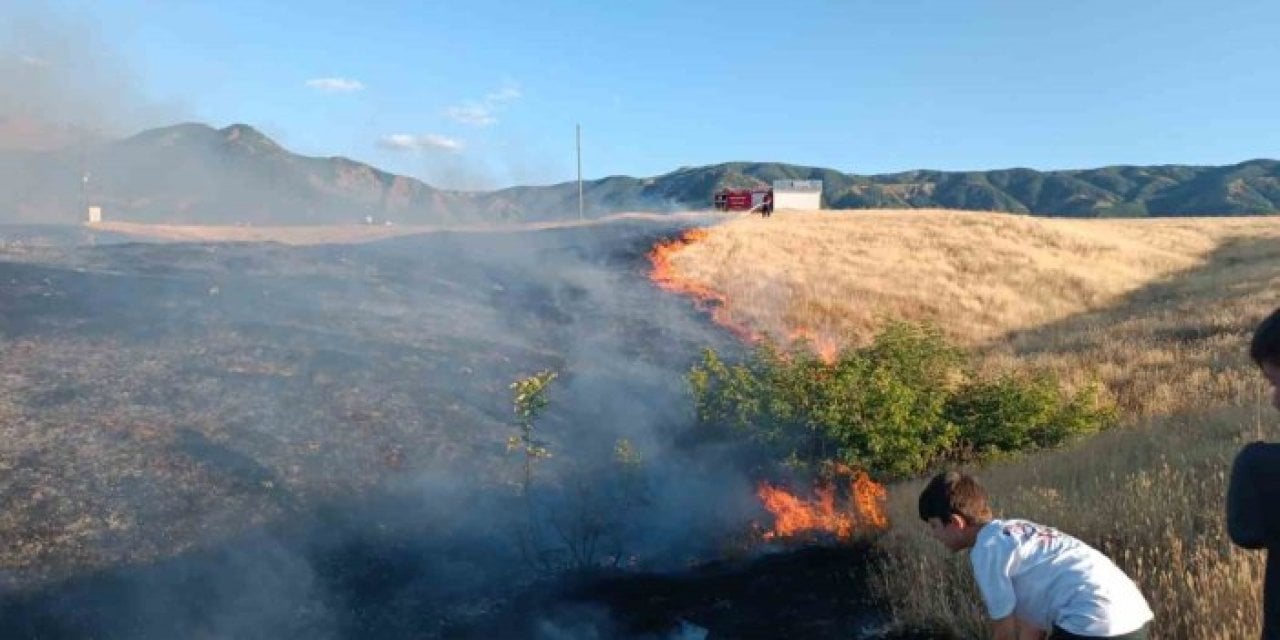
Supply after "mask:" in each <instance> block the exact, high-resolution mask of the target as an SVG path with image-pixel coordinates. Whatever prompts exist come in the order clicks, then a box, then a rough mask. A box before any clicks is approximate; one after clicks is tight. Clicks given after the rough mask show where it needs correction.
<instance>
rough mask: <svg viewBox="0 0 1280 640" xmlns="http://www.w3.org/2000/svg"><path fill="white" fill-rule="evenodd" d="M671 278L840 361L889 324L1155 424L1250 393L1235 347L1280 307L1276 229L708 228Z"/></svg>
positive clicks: (929, 221)
mask: <svg viewBox="0 0 1280 640" xmlns="http://www.w3.org/2000/svg"><path fill="white" fill-rule="evenodd" d="M671 264H672V266H673V268H674V269H675V270H676V271H677V272H678V273H679V274H680V276H681V277H683V278H687V279H690V280H692V281H695V282H697V283H699V284H701V285H704V286H706V287H708V288H710V289H712V290H715V291H718V292H721V293H723V294H724V295H725V297H726V298H727V300H728V309H727V313H728V315H729V316H730V318H731V320H732V321H733V322H734V323H736V324H741V325H744V326H746V327H750V328H751V329H753V330H755V331H758V332H762V333H768V334H771V335H774V336H789V335H796V334H797V333H804V334H808V335H816V336H817V337H818V339H819V340H830V341H833V342H835V343H837V344H839V345H848V344H860V343H863V342H865V341H866V340H867V339H869V338H870V337H871V336H872V335H874V333H875V332H876V330H877V329H878V328H879V327H880V326H881V325H882V323H883V322H884V321H885V320H887V319H890V318H898V319H909V320H914V321H926V322H933V323H935V324H937V325H938V326H939V327H940V328H941V329H942V330H943V331H944V332H946V333H947V334H948V335H949V336H950V337H951V338H953V339H954V340H956V341H957V342H959V343H960V344H964V345H966V346H971V347H975V348H977V349H980V350H981V351H983V352H984V353H985V354H986V355H987V356H988V357H987V358H986V361H987V363H988V364H989V365H990V366H999V367H1007V366H1010V365H1016V366H1025V365H1028V364H1030V365H1033V366H1040V367H1047V368H1050V369H1053V370H1055V371H1056V372H1058V373H1059V374H1060V375H1062V376H1063V377H1064V378H1065V379H1067V380H1068V381H1069V382H1077V383H1082V382H1084V381H1086V380H1089V379H1100V380H1101V381H1102V382H1104V383H1105V384H1106V386H1107V387H1108V388H1109V389H1110V390H1111V391H1112V392H1113V393H1114V394H1115V398H1116V400H1117V402H1118V403H1119V404H1120V406H1121V407H1122V408H1123V409H1124V410H1125V411H1126V413H1128V414H1130V415H1152V414H1160V413H1169V412H1173V411H1178V410H1181V409H1184V408H1189V407H1194V406H1202V403H1201V402H1200V400H1201V398H1202V397H1203V396H1206V395H1207V396H1209V397H1211V398H1212V399H1213V400H1214V401H1215V402H1228V401H1231V400H1232V399H1233V398H1236V397H1238V396H1239V395H1240V394H1241V393H1242V392H1243V391H1242V390H1243V389H1244V386H1245V385H1247V383H1248V382H1247V380H1248V376H1247V375H1241V374H1240V371H1241V370H1244V369H1247V367H1245V366H1244V364H1245V363H1244V362H1243V359H1242V358H1241V357H1240V356H1239V348H1238V347H1239V345H1240V344H1242V341H1243V337H1244V335H1245V334H1246V333H1247V332H1248V330H1249V329H1250V328H1251V326H1252V324H1253V323H1254V322H1256V320H1257V319H1258V318H1259V317H1261V315H1263V314H1264V313H1265V312H1266V311H1268V310H1270V309H1271V308H1274V307H1275V306H1276V305H1277V304H1280V287H1274V286H1271V285H1273V284H1275V283H1277V282H1280V219H1274V218H1180V219H1158V220H1066V219H1045V218H1032V217H1028V216H1016V215H1006V214H993V213H976V212H957V211H918V210H913V211H866V212H856V213H852V212H848V213H816V214H815V213H795V212H779V213H777V214H775V215H774V217H773V218H772V219H768V220H766V219H762V218H758V217H754V216H753V217H744V218H740V219H737V220H734V221H732V222H729V223H727V224H723V225H720V226H717V227H714V228H713V229H711V231H710V233H709V234H708V236H707V238H706V239H704V240H702V241H700V242H696V243H694V244H691V245H688V246H687V247H685V248H684V249H682V250H680V251H679V252H678V253H676V254H675V255H673V256H672V257H671ZM1188 389H1192V390H1194V393H1188Z"/></svg>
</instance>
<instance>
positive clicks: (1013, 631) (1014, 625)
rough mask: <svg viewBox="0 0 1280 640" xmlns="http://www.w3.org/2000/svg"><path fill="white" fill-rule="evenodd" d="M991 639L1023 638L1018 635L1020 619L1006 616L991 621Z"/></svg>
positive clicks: (1010, 639)
mask: <svg viewBox="0 0 1280 640" xmlns="http://www.w3.org/2000/svg"><path fill="white" fill-rule="evenodd" d="M991 640H1021V639H1020V638H1019V637H1018V620H1017V618H1014V617H1013V616H1005V617H1003V618H1000V619H999V620H992V621H991Z"/></svg>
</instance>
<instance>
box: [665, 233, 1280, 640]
mask: <svg viewBox="0 0 1280 640" xmlns="http://www.w3.org/2000/svg"><path fill="white" fill-rule="evenodd" d="M671 263H672V265H673V267H674V268H675V269H676V270H677V271H678V272H679V273H680V274H681V275H683V276H684V277H689V278H693V279H694V280H696V281H697V282H698V283H699V284H702V285H705V286H707V287H709V288H711V289H712V290H715V291H718V292H723V293H724V294H725V296H726V298H727V300H728V305H729V309H728V312H729V313H730V314H731V315H732V316H733V318H734V321H735V322H743V323H746V324H747V325H748V326H751V327H752V328H754V329H756V330H758V331H766V332H770V333H773V334H775V335H788V334H791V333H794V332H795V330H796V329H798V328H800V327H809V328H812V329H815V330H817V331H818V332H827V334H828V335H831V336H835V337H836V338H838V339H839V340H841V341H843V343H845V344H851V343H858V342H860V341H862V340H865V339H866V338H867V337H869V336H871V335H873V334H874V333H875V331H876V329H877V327H878V325H879V324H880V323H881V322H882V321H884V320H886V319H905V320H912V321H929V322H933V323H936V324H937V325H938V326H939V327H941V328H942V329H943V330H944V331H945V332H946V333H947V334H949V335H950V336H951V337H952V338H953V339H955V340H956V341H958V342H960V343H961V344H964V345H967V346H969V347H971V348H974V349H975V350H976V351H977V352H978V353H979V354H980V355H981V358H980V360H981V362H982V364H981V365H980V366H984V367H992V368H997V369H1007V368H1011V367H1015V368H1016V367H1035V368H1048V369H1051V370H1053V371H1055V372H1056V373H1058V374H1059V375H1060V376H1061V377H1062V378H1063V379H1065V380H1066V381H1067V382H1068V383H1081V382H1085V381H1089V380H1100V381H1102V382H1103V383H1105V385H1106V387H1107V388H1108V389H1109V390H1110V392H1111V394H1112V395H1113V397H1114V399H1115V400H1116V401H1117V402H1118V403H1119V406H1120V408H1121V409H1122V413H1123V415H1124V416H1125V417H1126V423H1127V424H1126V427H1125V428H1122V429H1118V430H1114V431H1111V432H1108V433H1104V434H1102V435H1100V436H1097V437H1095V438H1093V439H1091V440H1089V441H1087V442H1084V443H1081V444H1079V445H1077V446H1075V447H1073V448H1070V449H1067V450H1062V451H1052V452H1044V453H1040V454H1036V455H1034V456H1030V457H1024V458H1021V459H1016V460H1011V461H1008V462H1004V463H999V464H994V465H991V466H988V467H987V468H984V469H980V470H978V473H979V475H980V477H981V478H982V479H983V481H984V483H985V484H986V485H987V487H988V489H989V491H990V493H991V495H992V497H993V503H994V506H995V507H996V509H997V512H998V513H999V514H1001V515H1004V516H1007V517H1026V518H1030V519H1033V520H1038V521H1041V522H1044V523H1046V524H1050V525H1053V526H1057V527H1059V528H1061V529H1063V530H1064V531H1067V532H1068V533H1071V534H1073V535H1075V536H1077V537H1079V538H1081V539H1083V540H1085V541H1086V542H1088V543H1090V544H1092V545H1094V546H1095V547H1097V548H1099V549H1101V550H1102V551H1104V552H1106V553H1107V554H1108V555H1110V556H1111V557H1112V558H1113V559H1115V560H1116V561H1117V563H1118V564H1120V565H1121V566H1122V567H1123V568H1124V569H1125V570H1126V571H1127V572H1128V573H1129V575H1130V576H1132V577H1133V578H1134V579H1135V580H1136V581H1137V582H1138V584H1139V585H1140V586H1141V588H1142V589H1143V591H1144V593H1145V594H1146V595H1147V598H1148V600H1149V601H1150V602H1151V605H1152V608H1153V609H1154V610H1155V612H1156V616H1157V618H1156V622H1155V624H1154V627H1153V637H1154V638H1168V639H1184V638H1185V639H1191V640H1198V639H1205V640H1208V639H1214V640H1217V639H1222V640H1225V639H1228V638H1248V637H1257V634H1258V631H1259V625H1260V615H1261V612H1260V606H1259V592H1260V586H1261V582H1262V574H1263V569H1264V559H1263V556H1262V555H1261V554H1258V553H1256V552H1245V551H1241V550H1239V549H1236V548H1234V547H1232V546H1231V544H1230V543H1229V542H1228V541H1227V539H1226V535H1225V533H1224V529H1223V494H1224V492H1225V482H1226V472H1227V469H1228V467H1229V464H1230V460H1231V457H1232V456H1233V455H1234V453H1235V452H1236V451H1237V450H1238V449H1239V447H1240V445H1241V444H1242V443H1243V442H1246V441H1249V440H1254V439H1271V440H1274V439H1276V438H1278V437H1280V429H1277V428H1276V427H1275V426H1270V425H1275V424H1276V423H1277V420H1276V418H1275V416H1274V415H1273V414H1272V412H1271V409H1270V408H1267V407H1266V404H1267V402H1266V400H1265V397H1266V388H1265V385H1264V384H1263V381H1262V380H1261V378H1260V377H1259V375H1258V373H1257V371H1256V367H1254V366H1253V364H1252V363H1251V362H1249V361H1248V358H1247V356H1246V355H1245V349H1246V346H1247V342H1248V338H1249V336H1250V334H1251V332H1252V330H1253V327H1254V326H1255V325H1256V323H1257V322H1258V320H1259V319H1261V318H1262V317H1263V316H1264V315H1265V314H1266V313H1268V312H1270V311H1271V310H1272V309H1274V308H1276V307H1277V306H1280V219H1276V218H1201V219H1161V220H1062V219H1040V218H1029V217H1022V216H1010V215H1001V214H986V213H965V212H951V211H871V212H856V213H855V212H849V213H822V214H800V213H792V214H785V213H781V214H778V215H775V216H774V218H773V219H772V220H762V219H759V218H743V219H740V220H735V221H733V222H730V223H728V224H725V225H721V226H719V227H716V228H714V229H712V230H711V232H710V233H709V234H708V236H707V238H706V239H705V240H703V241H700V242H697V243H694V244H692V245H690V246H688V247H687V248H685V249H683V250H681V251H680V252H679V253H677V254H676V255H674V256H672V258H671ZM921 485H922V482H920V481H918V482H910V483H903V484H899V485H895V486H893V487H891V488H890V514H891V518H892V521H893V522H894V527H893V528H892V529H891V530H890V532H889V533H888V534H887V535H886V536H885V537H884V538H882V539H881V547H882V549H883V550H884V552H885V558H884V565H883V566H881V567H880V568H879V569H880V570H879V572H878V575H879V579H878V580H879V584H878V587H879V591H880V594H881V596H882V597H883V598H884V599H885V600H886V601H887V602H890V603H891V604H892V607H893V610H894V614H895V619H896V620H897V621H898V623H899V624H902V625H905V626H914V627H926V628H934V629H939V630H946V631H949V632H953V633H958V634H959V635H961V636H962V637H973V638H978V637H985V635H984V633H985V632H984V629H983V626H984V616H983V611H982V607H981V603H980V600H979V599H978V598H977V593H976V589H975V587H974V585H973V582H972V578H971V577H970V571H969V568H968V563H967V560H966V558H965V557H964V556H963V555H958V556H950V555H948V554H946V553H945V552H944V551H943V550H942V549H941V547H940V545H938V544H937V543H936V542H934V541H933V540H931V539H930V538H929V537H928V535H927V534H926V533H925V531H924V528H923V525H921V523H919V522H918V519H917V517H916V508H915V500H916V496H917V495H918V491H919V490H920V488H921Z"/></svg>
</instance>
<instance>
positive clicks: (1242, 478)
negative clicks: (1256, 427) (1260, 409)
mask: <svg viewBox="0 0 1280 640" xmlns="http://www.w3.org/2000/svg"><path fill="white" fill-rule="evenodd" d="M1249 357H1250V358H1252V359H1253V361H1254V362H1255V363H1257V365H1258V367H1259V368H1260V369H1261V370H1262V376H1263V377H1264V378H1266V379H1267V382H1268V383H1270V384H1271V406H1273V407H1275V408H1276V409H1277V410H1280V309H1276V310H1275V311H1273V312H1272V313H1271V315H1269V316H1267V318H1266V319H1265V320H1263V321H1262V324H1259V325H1258V328H1257V329H1256V330H1255V331H1254V333H1253V342H1252V344H1250V345H1249ZM1277 520H1280V444H1275V443H1266V442H1253V443H1250V444H1248V445H1246V446H1245V447H1244V449H1242V450H1241V451H1240V453H1239V454H1237V455H1236V459H1235V462H1234V463H1233V464H1232V466H1231V480H1230V484H1229V485H1228V487H1227V534H1228V535H1230V536H1231V540H1232V542H1235V543H1236V544H1237V545H1239V546H1241V547H1244V548H1246V549H1266V550H1267V576H1266V581H1265V584H1264V586H1263V596H1262V638H1263V640H1280V555H1278V554H1277V549H1280V526H1277Z"/></svg>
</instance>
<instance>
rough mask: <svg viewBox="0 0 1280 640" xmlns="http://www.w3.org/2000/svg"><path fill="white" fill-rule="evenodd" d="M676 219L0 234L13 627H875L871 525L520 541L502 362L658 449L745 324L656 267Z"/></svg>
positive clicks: (565, 436)
mask: <svg viewBox="0 0 1280 640" xmlns="http://www.w3.org/2000/svg"><path fill="white" fill-rule="evenodd" d="M678 230H679V229H678V227H676V226H674V225H661V224H653V223H635V224H632V223H625V224H623V223H619V224H611V225H602V226H599V227H590V228H582V229H572V230H558V231H545V232H529V233H518V234H517V233H512V234H498V233H495V234H432V235H424V236H419V237H403V238H397V239H393V240H387V241H383V242H378V243H372V244H367V245H357V246H338V245H333V246H316V247H305V248H296V247H285V246H281V245H274V244H237V243H228V244H137V243H132V244H131V243H119V244H99V245H96V246H87V245H85V244H83V243H80V244H77V243H76V242H72V241H68V242H66V243H63V244H56V245H53V246H43V247H41V248H40V249H39V250H36V251H33V250H29V249H28V248H25V247H26V245H22V247H23V248H21V250H19V249H15V248H14V247H15V246H17V245H14V244H12V243H10V244H5V243H2V242H0V498H3V499H4V501H5V504H6V509H5V511H4V513H3V514H0V539H4V540H5V541H6V544H5V545H3V546H2V547H0V637H32V638H87V637H94V638H172V637H234V638H293V637H297V638H301V637H306V638H357V637H359V638H402V637H459V638H461V637H571V638H587V637H649V636H652V637H665V636H664V635H663V634H665V635H666V636H670V635H671V634H673V633H677V632H678V631H679V629H680V628H681V627H680V625H681V624H689V625H695V626H696V627H698V628H702V629H706V630H707V632H708V633H709V634H710V635H708V636H707V637H712V638H734V637H812V638H822V637H833V638H834V637H841V638H843V637H848V636H849V633H850V630H851V629H856V628H858V627H859V625H865V624H869V623H870V622H874V618H873V617H868V614H867V613H866V611H867V610H868V609H869V608H871V606H870V603H868V602H866V601H865V596H862V595H860V594H863V593H864V590H863V588H862V586H861V585H862V579H863V577H864V576H863V574H862V573H861V572H862V569H861V567H862V566H864V564H865V562H864V560H865V558H864V556H865V554H866V553H868V551H867V549H866V548H864V547H853V548H847V549H825V550H823V549H809V550H805V551H801V552H798V553H779V554H776V555H772V556H762V557H759V558H757V559H756V560H750V561H746V560H744V561H740V562H738V563H719V564H715V565H707V566H697V567H693V568H679V569H673V568H672V564H671V558H670V557H668V558H666V564H665V565H664V567H665V571H664V572H649V573H646V572H644V571H641V570H640V569H636V570H630V571H626V572H613V573H608V572H606V573H594V574H591V575H587V574H572V575H560V576H557V577H555V578H548V577H547V576H539V575H537V574H536V573H534V572H531V571H530V569H529V567H528V566H527V563H525V562H524V561H523V560H522V559H521V558H520V556H519V554H518V553H517V550H516V545H515V544H514V542H513V537H512V532H513V531H514V530H515V529H516V528H517V526H518V525H517V524H515V522H516V521H517V516H518V515H519V513H520V509H521V507H520V505H519V504H516V503H513V502H512V500H513V498H512V497H511V496H512V492H511V483H512V482H513V478H515V477H516V476H517V475H518V469H519V464H518V462H517V461H516V460H513V459H512V457H511V456H510V455H509V454H508V453H507V450H506V439H507V437H508V436H509V435H511V434H512V433H513V427H512V422H511V404H510V390H509V388H508V386H509V385H510V383H511V382H512V381H514V380H516V379H518V378H520V377H522V376H525V375H529V374H531V373H533V372H535V371H538V370H541V369H553V370H556V371H559V372H561V379H560V380H559V381H557V385H558V386H557V387H556V389H555V391H554V394H553V395H554V401H553V404H552V406H551V407H550V409H549V411H548V413H547V415H546V416H545V418H544V420H543V421H542V425H541V428H542V429H543V432H544V434H545V436H546V437H547V438H548V440H549V441H550V443H551V446H552V448H553V450H555V451H556V452H557V453H560V454H562V457H572V455H573V453H574V452H575V451H583V452H586V451H597V450H598V451H605V452H608V451H610V450H611V447H612V444H613V442H614V439H615V438H618V437H628V438H632V439H636V440H637V444H638V445H640V446H641V451H642V452H650V453H652V452H653V451H655V450H658V451H660V453H652V455H655V456H659V455H668V456H673V455H676V453H675V452H677V451H678V450H679V449H680V447H682V446H686V445H683V444H677V443H683V442H685V440H684V439H682V436H683V435H684V434H685V431H686V430H687V428H688V426H689V421H688V415H687V411H688V406H689V405H688V400H687V396H686V395H685V394H686V390H685V388H684V380H683V376H684V374H685V372H686V371H687V370H688V367H689V365H690V364H691V363H692V362H693V360H694V359H695V358H696V357H697V355H698V350H699V349H700V348H702V347H705V346H711V347H714V348H716V349H717V350H718V351H721V352H722V353H723V352H732V351H733V350H734V349H737V348H739V346H738V345H737V344H736V342H735V340H734V338H733V337H732V336H731V335H728V334H726V333H725V332H724V331H722V330H721V329H719V328H718V327H716V326H714V325H713V324H711V323H710V322H709V321H708V320H707V318H706V317H705V316H704V315H703V314H701V313H699V312H697V311H696V310H694V309H693V306H692V305H691V304H689V303H688V301H686V300H683V299H680V298H678V297H675V296H670V295H667V294H664V293H662V292H660V291H659V290H657V289H656V287H653V286H652V285H650V283H649V282H648V281H647V279H646V277H645V276H646V274H647V270H648V265H647V261H646V259H645V254H646V253H647V251H648V250H649V249H650V248H651V247H652V245H653V243H654V242H655V241H656V240H657V239H658V238H660V237H664V236H668V235H672V234H674V233H676V232H678ZM3 234H4V230H3V229H0V236H3ZM72 235H74V234H72ZM666 447H671V448H670V449H666ZM690 460H693V458H690ZM702 462H703V463H705V466H707V467H712V468H714V467H716V466H724V465H721V464H720V462H719V460H718V459H716V458H714V457H713V456H711V457H707V458H706V460H703V461H702ZM669 466H670V467H672V468H679V467H682V466H696V464H695V463H692V462H691V463H689V464H685V463H683V462H680V461H676V462H671V463H670V464H669ZM680 491H682V490H677V491H675V492H672V493H679V492H680ZM682 527H683V528H682ZM665 530H667V531H675V532H676V533H674V534H672V533H668V534H665V535H668V536H677V537H678V536H682V535H683V536H685V537H686V538H689V539H688V540H683V541H677V542H679V543H680V544H676V543H675V542H673V541H670V540H667V541H665V542H664V545H665V546H656V547H654V548H675V547H681V546H682V545H683V547H705V546H710V545H713V544H714V542H715V541H714V540H712V539H710V538H705V534H704V533H702V531H703V530H702V529H698V528H696V527H692V526H686V525H683V524H671V523H667V524H666V525H665ZM702 557H704V558H705V557H707V556H705V555H704V556H702ZM575 612H576V613H575ZM868 621H869V622H868ZM753 628H754V629H758V630H761V631H760V632H759V633H758V632H757V631H755V630H753ZM784 630H785V633H784V632H782V631H784ZM561 631H563V632H564V634H562V635H560V636H554V635H548V634H553V633H557V632H561ZM485 633H488V634H489V635H487V636H485V635H484V634H485ZM575 634H576V635H575ZM590 634H596V635H590ZM824 634H825V635H824Z"/></svg>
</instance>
